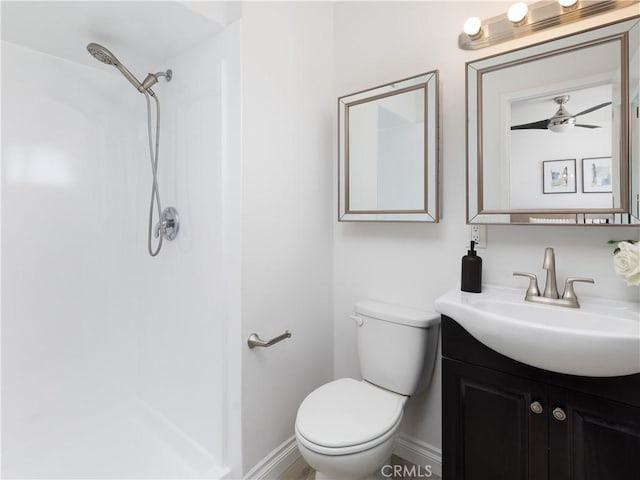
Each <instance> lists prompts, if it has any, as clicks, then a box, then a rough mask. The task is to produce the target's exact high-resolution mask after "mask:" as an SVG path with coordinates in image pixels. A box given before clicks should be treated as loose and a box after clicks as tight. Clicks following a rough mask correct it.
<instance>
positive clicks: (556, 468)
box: [442, 316, 640, 480]
mask: <svg viewBox="0 0 640 480" xmlns="http://www.w3.org/2000/svg"><path fill="white" fill-rule="evenodd" d="M442 346H443V349H442V351H443V362H442V368H443V387H442V388H443V426H442V431H443V479H444V480H640V375H630V376H626V377H615V378H587V377H577V376H572V375H563V374H558V373H554V372H547V371H545V370H540V369H537V368H535V367H530V366H528V365H524V364H521V363H519V362H516V361H515V360H511V359H509V358H507V357H504V356H503V355H500V354H499V353H497V352H495V351H493V350H491V349H489V348H488V347H486V346H484V345H483V344H481V343H480V342H478V341H477V340H475V339H474V338H473V337H472V336H471V335H470V334H469V333H467V332H466V331H465V330H464V329H463V328H462V327H461V326H460V325H459V324H457V323H456V322H455V321H454V320H452V319H450V318H448V317H446V316H443V323H442Z"/></svg>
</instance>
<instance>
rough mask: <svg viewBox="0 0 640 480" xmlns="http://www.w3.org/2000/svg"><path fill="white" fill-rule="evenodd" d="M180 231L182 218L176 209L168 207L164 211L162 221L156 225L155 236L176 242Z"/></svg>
mask: <svg viewBox="0 0 640 480" xmlns="http://www.w3.org/2000/svg"><path fill="white" fill-rule="evenodd" d="M178 231H180V218H179V217H178V211H177V210H176V209H175V208H174V207H167V208H165V209H164V210H163V211H162V221H160V222H158V223H157V224H156V228H155V236H156V238H158V237H159V236H160V234H161V233H162V236H163V237H164V238H166V239H167V240H174V239H175V238H176V237H177V236H178Z"/></svg>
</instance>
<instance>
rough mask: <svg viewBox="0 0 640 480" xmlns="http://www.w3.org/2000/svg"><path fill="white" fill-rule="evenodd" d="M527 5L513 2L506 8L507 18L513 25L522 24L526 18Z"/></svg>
mask: <svg viewBox="0 0 640 480" xmlns="http://www.w3.org/2000/svg"><path fill="white" fill-rule="evenodd" d="M528 12H529V7H527V4H526V3H524V2H518V3H514V4H513V5H511V6H510V7H509V10H507V18H508V19H509V21H510V22H511V23H513V24H514V25H522V24H523V23H524V21H525V20H526V18H527V13H528Z"/></svg>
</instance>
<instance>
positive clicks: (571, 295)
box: [562, 277, 596, 304]
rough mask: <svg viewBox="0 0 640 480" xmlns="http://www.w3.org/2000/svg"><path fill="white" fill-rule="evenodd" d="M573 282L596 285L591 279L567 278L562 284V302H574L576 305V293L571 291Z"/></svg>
mask: <svg viewBox="0 0 640 480" xmlns="http://www.w3.org/2000/svg"><path fill="white" fill-rule="evenodd" d="M575 282H584V283H596V282H595V280H594V279H593V278H587V277H569V278H567V281H566V282H565V284H564V293H563V294H562V298H563V299H564V300H575V301H576V304H577V303H578V297H577V296H576V291H575V290H574V289H573V284H574V283H575Z"/></svg>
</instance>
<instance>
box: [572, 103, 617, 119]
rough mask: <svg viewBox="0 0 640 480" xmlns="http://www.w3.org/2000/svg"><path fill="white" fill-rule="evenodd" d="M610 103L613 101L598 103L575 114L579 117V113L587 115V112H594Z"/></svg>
mask: <svg viewBox="0 0 640 480" xmlns="http://www.w3.org/2000/svg"><path fill="white" fill-rule="evenodd" d="M608 105H611V102H605V103H601V104H600V105H596V106H594V107H591V108H587V109H586V110H583V111H581V112H580V113H576V114H575V115H574V117H577V116H579V115H585V114H587V113H591V112H594V111H596V110H599V109H601V108H604V107H606V106H608Z"/></svg>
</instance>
